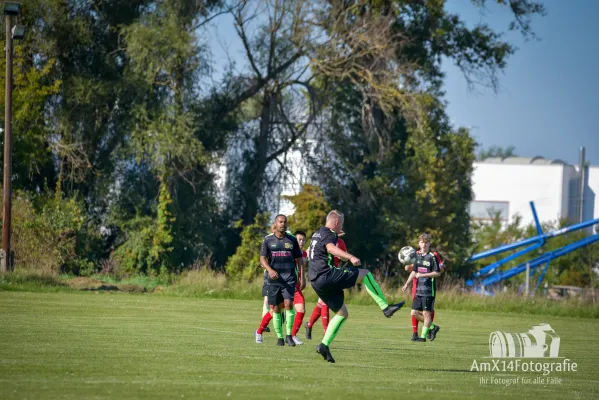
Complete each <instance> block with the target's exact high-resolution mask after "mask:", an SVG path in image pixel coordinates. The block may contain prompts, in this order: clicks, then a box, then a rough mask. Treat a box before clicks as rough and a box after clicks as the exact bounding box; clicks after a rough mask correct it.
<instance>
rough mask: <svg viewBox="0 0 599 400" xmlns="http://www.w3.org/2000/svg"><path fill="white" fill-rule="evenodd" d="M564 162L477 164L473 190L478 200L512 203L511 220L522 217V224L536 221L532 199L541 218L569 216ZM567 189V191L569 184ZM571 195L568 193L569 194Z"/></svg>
mask: <svg viewBox="0 0 599 400" xmlns="http://www.w3.org/2000/svg"><path fill="white" fill-rule="evenodd" d="M564 169H565V167H564V165H561V164H554V165H542V164H541V165H538V164H503V163H501V164H499V163H497V164H495V163H478V162H476V163H474V173H473V175H472V189H473V192H474V200H476V201H507V202H509V214H510V219H511V218H513V216H514V215H515V214H520V215H521V216H522V224H523V225H528V224H532V223H534V222H533V221H534V219H533V216H532V212H531V210H530V205H529V201H534V203H535V207H536V209H537V215H538V216H539V220H541V221H551V220H555V219H558V218H562V217H567V209H568V207H567V205H566V204H564V207H562V203H563V202H564V193H563V192H564V187H563V185H564V181H565V180H567V179H569V174H570V172H568V171H566V175H568V176H564V172H565V171H564ZM565 191H566V192H567V186H566V189H565ZM565 196H566V198H567V193H566V195H565Z"/></svg>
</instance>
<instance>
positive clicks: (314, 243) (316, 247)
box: [308, 226, 337, 281]
mask: <svg viewBox="0 0 599 400" xmlns="http://www.w3.org/2000/svg"><path fill="white" fill-rule="evenodd" d="M329 243H333V245H335V246H337V233H335V231H333V230H331V229H329V228H327V227H326V226H323V227H322V228H320V229H319V230H317V231H316V232H315V233H314V235H312V239H310V247H309V248H308V262H309V264H308V278H309V279H310V281H314V280H316V278H318V277H319V276H320V275H322V274H324V273H327V272H328V271H330V270H331V268H335V263H334V261H333V255H332V254H330V253H329V252H328V251H327V244H329Z"/></svg>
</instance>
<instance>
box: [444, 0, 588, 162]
mask: <svg viewBox="0 0 599 400" xmlns="http://www.w3.org/2000/svg"><path fill="white" fill-rule="evenodd" d="M489 3H492V1H489ZM544 4H545V6H546V9H547V15H546V16H544V17H537V18H535V19H534V20H533V25H532V26H533V29H534V31H535V33H536V34H537V35H538V37H539V39H540V40H529V41H527V42H526V41H524V40H523V38H522V36H521V35H520V34H519V33H517V32H510V33H507V34H506V37H507V38H508V39H509V40H510V41H511V42H512V43H514V44H515V45H516V46H517V47H518V48H519V50H518V51H517V52H516V54H515V55H513V56H512V57H511V58H510V59H509V60H508V66H507V68H506V70H505V74H503V75H502V76H501V77H500V81H499V84H500V88H499V92H498V93H497V94H494V93H493V92H492V91H489V90H479V93H472V92H468V89H467V85H466V81H465V80H464V78H463V76H462V74H461V72H460V71H459V70H458V69H457V68H456V67H454V66H453V65H446V66H445V65H444V68H445V71H446V72H447V79H446V81H445V82H446V85H445V90H446V92H447V95H446V99H447V100H448V102H449V105H448V113H449V115H450V117H451V119H452V120H453V121H454V123H455V124H456V125H461V126H467V127H471V129H472V131H471V132H472V135H473V136H474V137H475V138H476V140H477V141H478V142H479V143H481V145H482V147H489V146H493V145H498V146H501V147H507V146H509V145H513V146H515V147H516V154H518V155H520V156H523V157H534V156H537V155H539V156H543V157H545V158H559V159H562V160H564V161H566V162H569V163H577V162H578V157H579V156H578V154H579V148H580V146H585V147H586V159H587V160H588V161H591V163H592V164H593V165H599V23H598V22H597V18H598V16H599V1H595V0H546V1H544ZM446 8H447V9H448V10H449V11H451V12H456V13H458V14H460V15H461V16H462V18H463V19H465V20H466V21H467V22H468V23H472V24H474V23H477V22H479V21H481V20H483V21H487V22H488V23H489V25H490V26H491V27H492V28H494V29H499V30H505V31H507V28H508V24H509V21H510V15H509V13H508V12H507V10H502V9H501V8H499V7H497V6H490V7H489V10H488V12H486V14H485V15H482V16H481V14H480V12H479V11H478V10H477V9H476V8H475V7H472V5H471V3H470V1H468V0H450V1H448V3H447V7H446Z"/></svg>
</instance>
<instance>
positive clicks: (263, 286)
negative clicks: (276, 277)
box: [262, 279, 266, 297]
mask: <svg viewBox="0 0 599 400" xmlns="http://www.w3.org/2000/svg"><path fill="white" fill-rule="evenodd" d="M264 296H266V279H265V280H264V283H263V284H262V297H264Z"/></svg>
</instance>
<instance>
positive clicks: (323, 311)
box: [320, 305, 329, 333]
mask: <svg viewBox="0 0 599 400" xmlns="http://www.w3.org/2000/svg"><path fill="white" fill-rule="evenodd" d="M320 317H321V318H322V327H323V329H324V332H325V333H326V332H327V328H328V326H329V306H327V305H324V306H322V307H321V308H320Z"/></svg>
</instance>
